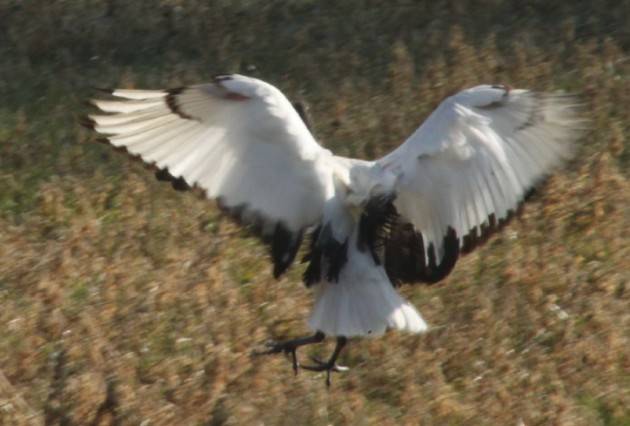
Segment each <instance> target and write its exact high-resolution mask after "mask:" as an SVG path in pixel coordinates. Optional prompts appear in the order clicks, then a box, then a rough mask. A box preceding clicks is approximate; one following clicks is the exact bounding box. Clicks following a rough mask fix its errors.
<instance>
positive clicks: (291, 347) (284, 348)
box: [254, 331, 326, 374]
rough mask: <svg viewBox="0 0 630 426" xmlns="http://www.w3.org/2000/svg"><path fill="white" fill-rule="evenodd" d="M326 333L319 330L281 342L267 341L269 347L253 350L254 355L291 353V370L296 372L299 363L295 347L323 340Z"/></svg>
mask: <svg viewBox="0 0 630 426" xmlns="http://www.w3.org/2000/svg"><path fill="white" fill-rule="evenodd" d="M325 337H326V335H325V334H324V333H322V332H321V331H318V332H317V333H315V334H313V335H312V336H307V337H300V338H298V339H291V340H285V341H283V342H269V343H267V344H266V346H267V347H268V348H269V349H267V350H264V351H254V355H272V354H279V353H281V352H284V353H285V354H286V355H289V354H290V355H291V361H292V363H293V372H294V373H295V374H297V373H298V367H299V366H300V364H299V363H298V360H297V353H296V352H297V349H298V348H299V347H300V346H305V345H310V344H313V343H320V342H322V341H323V340H324V338H325Z"/></svg>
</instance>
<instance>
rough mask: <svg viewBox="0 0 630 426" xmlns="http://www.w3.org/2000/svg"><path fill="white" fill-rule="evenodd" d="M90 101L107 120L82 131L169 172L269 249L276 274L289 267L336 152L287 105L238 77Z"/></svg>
mask: <svg viewBox="0 0 630 426" xmlns="http://www.w3.org/2000/svg"><path fill="white" fill-rule="evenodd" d="M111 95H113V99H111V100H93V101H92V102H93V104H94V105H96V106H97V107H98V108H99V109H100V110H101V111H103V112H105V113H107V114H94V115H90V116H89V117H88V119H87V121H86V124H88V125H89V126H91V127H93V128H94V130H96V131H97V132H99V133H101V134H103V135H106V136H107V141H108V142H109V143H111V144H112V145H114V146H116V147H123V148H125V149H126V150H127V151H128V152H130V153H131V154H134V155H137V156H139V157H140V158H141V159H142V160H144V161H145V162H147V163H150V164H154V165H155V166H156V167H157V168H158V169H161V170H163V172H161V174H158V177H160V176H161V177H162V178H167V179H171V177H172V179H174V180H175V181H174V182H179V184H184V182H185V183H186V184H188V185H190V186H197V187H199V188H201V189H202V190H203V191H204V192H205V194H206V195H207V196H208V198H212V199H217V200H218V202H219V205H220V206H221V207H222V208H223V209H224V210H226V211H227V212H228V213H229V214H231V215H232V216H234V217H235V218H236V219H238V220H239V221H241V222H243V223H244V224H247V225H252V226H253V228H254V229H255V230H256V231H257V232H258V233H259V234H260V235H261V236H262V237H263V239H264V240H266V241H267V242H269V243H270V244H271V250H272V256H273V260H274V265H275V267H274V274H275V275H276V276H279V275H280V274H281V273H282V272H284V271H285V270H286V268H287V267H288V266H289V265H290V263H291V262H292V261H293V259H294V257H295V254H296V251H297V249H298V247H299V245H300V243H301V238H302V234H303V232H304V229H305V228H307V227H309V226H310V225H313V224H315V223H316V222H318V221H319V218H320V216H321V213H322V208H323V204H324V201H325V199H326V191H327V190H328V186H327V185H328V182H329V181H330V170H329V167H328V166H327V163H326V161H327V160H326V159H327V158H328V157H330V153H329V151H327V150H324V149H323V148H322V147H321V146H320V145H319V144H317V142H316V141H315V140H314V138H313V136H312V135H311V133H310V132H309V131H308V129H307V128H306V126H305V124H304V122H303V121H302V119H301V118H300V116H299V115H298V113H297V112H296V110H295V109H294V108H293V106H292V105H291V103H290V102H289V101H288V100H287V99H286V97H285V96H284V95H283V94H282V93H281V92H280V91H279V90H278V89H276V88H275V87H273V86H271V85H270V84H267V83H265V82H263V81H260V80H256V79H253V78H248V77H244V76H240V75H227V76H219V77H216V78H215V80H214V81H213V82H212V83H209V84H203V85H197V86H190V87H183V88H179V89H174V90H165V91H146V90H114V91H112V92H111Z"/></svg>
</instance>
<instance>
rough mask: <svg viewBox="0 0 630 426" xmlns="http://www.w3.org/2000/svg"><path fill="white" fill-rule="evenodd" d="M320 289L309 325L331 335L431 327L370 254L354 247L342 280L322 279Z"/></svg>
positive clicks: (416, 330)
mask: <svg viewBox="0 0 630 426" xmlns="http://www.w3.org/2000/svg"><path fill="white" fill-rule="evenodd" d="M350 246H351V247H352V246H353V244H352V243H351V244H350ZM316 291H317V295H316V301H315V306H314V308H313V312H312V314H311V317H310V318H309V320H308V325H309V327H310V328H312V329H313V330H319V331H321V332H323V333H325V334H327V335H330V336H345V337H353V336H378V335H381V334H383V333H384V332H385V331H386V330H387V329H390V328H391V329H396V330H404V331H408V332H411V333H421V332H423V331H426V330H427V328H428V327H427V324H426V323H425V322H424V320H423V319H422V317H421V316H420V314H419V313H418V311H417V310H416V309H415V308H414V307H413V306H412V305H411V304H410V303H409V302H408V301H406V300H405V299H403V298H402V297H401V296H400V295H399V294H398V292H397V291H396V290H395V289H394V287H393V286H392V284H391V282H390V280H389V279H388V277H387V273H386V272H385V270H384V269H383V267H382V266H378V265H375V264H374V261H373V260H372V258H371V256H370V255H369V254H368V253H361V252H359V251H358V250H352V249H350V250H349V253H348V262H347V264H346V265H345V267H344V268H343V270H342V271H341V274H340V276H339V281H338V282H333V283H329V282H321V283H319V284H318V285H317V287H316Z"/></svg>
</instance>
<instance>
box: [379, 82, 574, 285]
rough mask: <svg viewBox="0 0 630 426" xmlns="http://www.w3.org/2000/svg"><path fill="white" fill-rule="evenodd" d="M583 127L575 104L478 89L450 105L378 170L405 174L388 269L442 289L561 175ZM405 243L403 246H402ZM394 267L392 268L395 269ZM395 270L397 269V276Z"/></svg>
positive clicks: (454, 98)
mask: <svg viewBox="0 0 630 426" xmlns="http://www.w3.org/2000/svg"><path fill="white" fill-rule="evenodd" d="M581 128H583V125H581V124H580V120H579V118H578V115H577V111H576V108H575V99H574V98H573V97H570V96H564V95H553V94H540V93H534V92H530V91H526V90H512V89H510V88H508V87H504V86H487V85H486V86H477V87H474V88H472V89H468V90H464V91H462V92H459V93H457V94H456V95H454V96H452V97H450V98H448V99H447V100H445V101H444V102H442V103H441V104H440V106H439V107H438V108H437V109H436V110H435V111H434V112H433V113H432V114H431V115H430V116H429V118H428V119H427V120H426V121H425V122H424V123H423V124H422V126H420V127H419V128H418V129H417V130H416V131H415V133H413V134H412V135H411V136H410V137H409V138H408V139H407V141H405V143H404V144H402V145H401V146H400V147H398V148H397V149H396V150H394V151H393V152H392V153H390V154H389V155H387V156H386V157H384V158H382V159H380V160H379V164H380V165H381V166H382V167H383V168H385V169H386V170H390V171H392V172H393V173H394V174H395V175H396V176H397V179H398V180H397V184H396V187H395V190H396V195H397V197H396V200H395V202H394V205H395V208H396V211H397V213H398V214H399V215H400V217H401V220H402V221H403V222H406V224H403V225H400V226H397V227H394V229H393V231H392V232H394V233H396V235H390V238H391V239H392V240H393V244H390V245H389V250H388V252H387V253H386V257H387V259H386V263H388V262H389V263H390V264H392V265H398V267H397V268H398V269H401V270H399V271H398V272H399V274H398V275H399V276H398V277H397V278H399V279H400V280H402V281H417V280H425V281H430V282H434V281H438V280H439V279H441V278H443V277H444V276H445V275H446V274H448V273H449V272H450V270H451V269H452V267H453V265H454V263H455V260H456V259H457V257H458V255H459V253H460V252H462V251H466V250H469V249H470V248H471V247H473V246H474V245H475V243H476V242H478V240H479V239H481V238H484V237H485V236H487V234H488V233H489V232H490V231H491V230H492V229H493V228H496V227H497V226H498V225H499V224H500V223H501V222H502V221H504V220H506V219H507V218H508V217H509V216H510V213H511V212H512V211H514V210H515V209H516V208H517V207H518V205H519V204H520V203H521V202H522V201H523V199H524V197H525V196H526V194H527V193H528V191H530V190H531V189H532V187H533V186H534V185H535V184H536V183H538V182H539V181H540V180H541V179H542V178H543V177H544V176H546V175H547V174H548V173H549V172H550V171H551V170H552V169H553V168H554V167H556V166H557V165H559V164H560V163H562V161H563V160H566V159H567V158H569V156H570V155H571V152H572V142H574V141H575V139H576V138H577V137H578V136H579V134H580V130H581ZM396 240H399V241H396ZM390 266H391V265H390ZM393 269H396V268H393Z"/></svg>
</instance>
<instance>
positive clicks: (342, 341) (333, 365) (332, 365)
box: [300, 336, 349, 386]
mask: <svg viewBox="0 0 630 426" xmlns="http://www.w3.org/2000/svg"><path fill="white" fill-rule="evenodd" d="M346 343H348V339H347V338H345V337H343V336H340V337H337V344H336V345H335V350H334V351H333V353H332V355H331V356H330V358H328V361H326V362H324V361H320V360H319V359H317V358H311V359H312V360H313V362H314V363H315V365H301V366H300V367H301V368H303V369H305V370H309V371H325V372H326V386H330V373H331V372H342V371H348V370H349V369H348V367H344V366H342V365H337V358H338V357H339V354H340V353H341V351H342V350H343V348H344V346H346Z"/></svg>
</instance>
